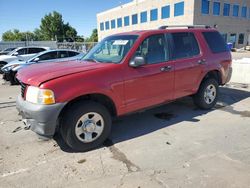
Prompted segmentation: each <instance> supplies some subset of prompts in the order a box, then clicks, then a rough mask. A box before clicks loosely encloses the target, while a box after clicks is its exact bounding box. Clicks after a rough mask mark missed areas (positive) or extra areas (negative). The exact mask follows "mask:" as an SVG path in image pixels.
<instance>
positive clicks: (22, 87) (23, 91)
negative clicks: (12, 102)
mask: <svg viewBox="0 0 250 188" xmlns="http://www.w3.org/2000/svg"><path fill="white" fill-rule="evenodd" d="M20 85H21V96H22V98H24V95H25V91H26V88H27V85H26V84H24V83H22V82H20Z"/></svg>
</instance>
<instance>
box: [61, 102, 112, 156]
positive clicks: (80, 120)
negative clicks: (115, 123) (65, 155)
mask: <svg viewBox="0 0 250 188" xmlns="http://www.w3.org/2000/svg"><path fill="white" fill-rule="evenodd" d="M63 116H64V117H63V118H62V124H61V127H60V133H61V136H62V138H63V140H64V142H65V143H66V144H67V145H68V146H69V147H70V148H72V149H73V150H75V151H81V152H82V151H88V150H91V149H94V148H97V147H98V146H100V145H101V144H102V143H103V142H104V141H105V140H106V139H107V138H108V136H109V134H110V132H111V125H112V121H111V116H110V113H109V112H108V110H107V109H106V107H104V106H103V105H101V104H99V103H96V102H93V101H85V102H79V103H76V104H74V105H72V106H71V107H69V108H68V109H67V111H66V112H65V114H64V115H63ZM95 131H96V132H95ZM91 138H92V139H94V140H91Z"/></svg>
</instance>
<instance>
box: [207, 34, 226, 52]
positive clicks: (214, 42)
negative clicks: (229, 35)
mask: <svg viewBox="0 0 250 188" xmlns="http://www.w3.org/2000/svg"><path fill="white" fill-rule="evenodd" d="M202 34H203V36H204V38H205V40H206V42H207V44H208V46H209V48H210V50H211V51H212V52H213V53H221V52H228V51H229V50H228V47H227V45H226V43H225V41H224V39H223V37H222V36H221V34H220V33H219V32H203V33H202Z"/></svg>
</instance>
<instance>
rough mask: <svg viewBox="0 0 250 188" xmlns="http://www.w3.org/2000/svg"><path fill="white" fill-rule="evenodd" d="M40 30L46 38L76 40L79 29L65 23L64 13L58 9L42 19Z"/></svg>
mask: <svg viewBox="0 0 250 188" xmlns="http://www.w3.org/2000/svg"><path fill="white" fill-rule="evenodd" d="M40 31H41V34H42V36H43V38H44V40H58V41H64V40H67V41H68V40H69V41H74V39H75V37H76V36H77V31H76V30H75V29H74V28H73V27H72V26H70V25H69V23H66V24H65V23H64V21H63V19H62V15H61V14H60V13H58V12H56V11H54V12H52V13H49V14H46V15H45V16H44V18H42V20H41V25H40Z"/></svg>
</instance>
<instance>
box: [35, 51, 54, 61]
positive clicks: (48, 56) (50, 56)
mask: <svg viewBox="0 0 250 188" xmlns="http://www.w3.org/2000/svg"><path fill="white" fill-rule="evenodd" d="M50 59H57V52H56V51H55V52H48V53H46V54H43V55H41V56H40V57H39V61H45V60H50Z"/></svg>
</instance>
